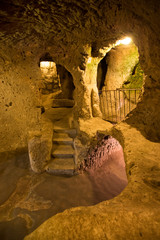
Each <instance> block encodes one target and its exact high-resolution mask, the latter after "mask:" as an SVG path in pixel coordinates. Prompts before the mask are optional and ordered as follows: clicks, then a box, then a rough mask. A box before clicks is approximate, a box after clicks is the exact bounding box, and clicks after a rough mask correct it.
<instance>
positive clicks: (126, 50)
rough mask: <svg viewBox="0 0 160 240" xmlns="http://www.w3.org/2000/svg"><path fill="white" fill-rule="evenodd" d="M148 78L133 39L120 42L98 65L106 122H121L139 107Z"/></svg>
mask: <svg viewBox="0 0 160 240" xmlns="http://www.w3.org/2000/svg"><path fill="white" fill-rule="evenodd" d="M144 81H145V75H144V72H143V70H142V69H141V66H140V63H139V53H138V48H137V47H136V45H135V44H134V42H133V41H132V39H131V38H129V37H126V38H124V39H122V40H118V41H117V42H116V43H115V45H114V46H113V47H112V48H111V50H110V51H109V52H108V53H107V54H106V55H105V57H104V58H103V59H102V60H101V61H100V63H99V64H98V69H97V87H98V90H99V96H100V106H101V111H102V115H103V119H105V120H108V121H110V122H119V121H122V120H124V119H125V118H126V116H127V115H128V114H129V113H130V112H131V111H132V110H133V109H134V108H135V107H136V105H137V103H138V101H139V100H140V97H141V93H142V86H143V83H144Z"/></svg>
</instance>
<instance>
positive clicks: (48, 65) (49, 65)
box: [40, 61, 54, 68]
mask: <svg viewBox="0 0 160 240" xmlns="http://www.w3.org/2000/svg"><path fill="white" fill-rule="evenodd" d="M53 65H54V62H51V61H42V62H40V68H52V67H53Z"/></svg>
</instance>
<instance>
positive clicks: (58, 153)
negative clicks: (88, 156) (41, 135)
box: [52, 144, 74, 158]
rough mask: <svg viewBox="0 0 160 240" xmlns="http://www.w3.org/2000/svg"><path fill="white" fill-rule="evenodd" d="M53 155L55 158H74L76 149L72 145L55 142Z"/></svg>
mask: <svg viewBox="0 0 160 240" xmlns="http://www.w3.org/2000/svg"><path fill="white" fill-rule="evenodd" d="M52 156H53V157H55V158H72V157H74V149H73V147H72V146H71V145H59V144H53V148H52Z"/></svg>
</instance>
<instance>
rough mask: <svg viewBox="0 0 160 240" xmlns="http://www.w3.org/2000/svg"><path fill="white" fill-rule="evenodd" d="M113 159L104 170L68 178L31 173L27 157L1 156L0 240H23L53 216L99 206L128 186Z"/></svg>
mask: <svg viewBox="0 0 160 240" xmlns="http://www.w3.org/2000/svg"><path fill="white" fill-rule="evenodd" d="M118 156H119V154H118V155H116V154H115V155H114V156H112V157H111V158H110V160H109V161H108V162H107V164H104V165H103V166H102V167H101V169H98V170H96V171H95V172H94V173H93V172H88V173H83V174H80V175H76V176H72V177H66V176H53V175H49V174H47V173H43V174H35V173H33V172H32V171H31V170H30V167H29V158H28V154H27V153H23V152H21V153H16V154H15V153H10V154H9V153H3V154H1V155H0V204H1V206H0V239H1V240H20V239H23V238H24V237H25V236H26V235H27V234H29V233H31V232H32V231H33V230H35V229H36V228H37V227H38V226H39V225H40V224H42V223H43V222H44V221H45V220H47V219H48V218H50V217H51V216H53V215H55V214H57V213H59V212H63V211H64V210H65V209H68V208H72V207H76V206H90V205H95V204H97V203H99V202H101V201H104V200H107V199H111V198H113V197H115V196H116V195H118V194H119V193H120V192H121V191H122V190H123V189H124V188H125V187H126V185H127V177H126V173H125V168H124V167H120V165H118V164H117V163H116V161H117V159H118V158H117V157H118Z"/></svg>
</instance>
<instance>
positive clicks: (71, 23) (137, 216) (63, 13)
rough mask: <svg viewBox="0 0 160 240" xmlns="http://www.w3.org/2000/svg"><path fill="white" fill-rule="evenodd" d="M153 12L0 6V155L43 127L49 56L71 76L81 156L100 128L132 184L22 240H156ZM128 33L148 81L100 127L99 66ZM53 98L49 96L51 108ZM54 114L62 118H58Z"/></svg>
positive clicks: (156, 46)
mask: <svg viewBox="0 0 160 240" xmlns="http://www.w3.org/2000/svg"><path fill="white" fill-rule="evenodd" d="M159 16H160V4H159V2H158V1H157V0H152V1H151V0H148V1H145V0H140V1H139V0H133V1H130V0H126V1H123V0H108V1H103V0H97V1H96V0H89V1H87V0H83V1H77V0H71V1H68V0H58V1H49V0H33V1H29V2H26V1H24V0H16V1H15V0H8V1H5V0H2V1H1V3H0V109H1V111H0V137H1V141H0V152H8V151H11V150H17V149H19V148H27V146H28V139H29V132H33V131H38V132H39V131H40V132H41V131H42V129H43V126H44V124H45V123H46V122H47V119H44V114H43V113H42V112H43V111H41V110H42V109H43V108H42V107H43V98H44V96H43V94H42V93H41V92H40V89H41V81H42V78H43V76H42V72H41V70H40V67H39V63H40V59H41V58H42V56H44V55H45V54H48V53H49V54H50V56H51V57H52V59H53V61H54V62H55V63H56V64H58V65H61V66H63V67H65V69H66V70H67V71H68V72H69V73H70V74H71V75H72V78H73V83H72V87H71V91H70V92H66V93H65V95H68V97H69V98H71V97H72V96H71V95H72V94H71V93H73V99H74V103H75V104H74V108H73V114H72V120H71V121H72V123H73V124H74V125H75V126H77V128H78V134H79V136H78V137H79V138H77V139H78V141H79V142H80V143H78V144H82V147H81V146H80V152H79V153H81V149H82V148H84V149H85V150H86V149H87V147H88V145H87V143H89V144H90V143H91V139H92V137H93V138H95V136H96V131H97V130H103V131H104V132H105V133H106V134H108V135H111V136H113V137H114V138H115V139H117V140H118V141H119V142H120V143H121V145H122V147H123V148H124V156H125V162H126V170H127V177H128V186H127V187H126V188H125V190H124V191H123V192H122V193H121V194H120V195H119V196H117V197H115V198H114V199H112V200H109V201H104V202H101V203H100V204H98V205H95V206H91V207H78V208H73V209H68V210H66V211H65V212H63V213H61V214H57V215H55V216H53V217H52V218H50V219H49V220H47V221H46V222H44V223H43V224H42V225H41V226H40V227H39V228H38V229H37V230H35V231H34V232H33V233H32V234H30V235H29V236H27V237H26V238H25V239H34V240H35V239H38V240H40V239H43V240H44V239H49V240H50V239H59V240H62V239H80V240H82V239H85V240H89V239H96V240H97V239H100V240H102V239H111V240H114V239H115V240H119V239H146V240H148V239H154V240H157V239H159V238H160V230H159V229H160V228H159V225H160V190H159V186H160V179H159V173H160V144H159V142H160V107H159V99H160V65H159V62H160V19H159V18H160V17H159ZM125 36H129V37H131V38H132V40H133V42H134V44H135V45H136V46H137V48H138V53H139V61H140V66H141V68H142V69H143V71H144V74H145V75H146V78H145V83H144V86H143V95H142V98H141V101H140V102H139V103H138V104H137V107H136V108H135V109H134V110H133V111H132V112H131V113H130V114H129V115H128V116H127V119H126V120H125V121H124V122H122V123H120V124H118V125H117V126H114V127H113V128H112V126H110V124H109V126H104V125H103V123H102V122H101V121H102V119H101V111H100V107H99V95H98V89H97V68H98V64H99V62H100V61H101V59H103V58H104V56H105V55H106V53H108V52H109V51H110V50H111V48H112V47H113V46H114V44H115V42H116V41H117V40H119V39H122V38H124V37H125ZM73 85H74V87H75V89H74V91H73ZM64 86H65V84H64ZM67 88H68V83H67ZM47 97H48V96H47ZM52 97H53V96H52ZM52 97H50V96H49V100H48V98H47V99H46V105H47V106H51V100H52ZM64 114H65V112H64ZM56 118H57V122H58V120H59V116H58V115H56ZM81 119H82V121H83V122H84V124H81ZM95 119H100V120H95ZM64 121H65V120H64ZM95 121H97V123H96V124H95ZM53 124H54V123H53ZM85 124H86V126H85ZM84 126H85V127H84ZM102 126H103V127H102ZM51 128H53V125H52V124H51ZM51 128H50V127H49V129H51ZM87 128H88V129H87ZM102 128H103V129H102ZM46 129H48V127H47V128H46ZM83 129H84V131H83ZM93 129H95V130H93ZM90 131H91V133H90V134H89V132H90ZM85 132H86V135H85ZM81 133H82V138H81ZM92 133H93V134H92ZM42 135H43V134H42ZM85 136H86V138H85ZM88 136H89V137H88ZM91 136H92V137H91ZM47 138H48V137H47ZM89 138H90V139H89ZM33 139H34V140H33ZM33 139H32V141H33V142H32V144H33V145H34V143H35V142H37V143H36V145H35V146H36V147H35V148H34V149H35V150H36V151H37V146H38V145H37V144H39V145H40V144H41V143H42V142H43V141H42V142H41V140H40V139H39V140H40V141H38V140H37V138H36V140H35V138H34V136H33ZM82 140H83V141H82ZM85 141H86V142H85ZM43 143H44V142H43ZM85 145H86V147H85ZM38 148H39V147H38ZM34 156H37V155H36V154H35V155H34ZM38 158H39V157H38ZM6 168H7V167H6ZM38 169H39V166H38ZM38 171H39V170H38ZM19 195H20V194H19Z"/></svg>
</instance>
